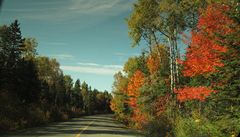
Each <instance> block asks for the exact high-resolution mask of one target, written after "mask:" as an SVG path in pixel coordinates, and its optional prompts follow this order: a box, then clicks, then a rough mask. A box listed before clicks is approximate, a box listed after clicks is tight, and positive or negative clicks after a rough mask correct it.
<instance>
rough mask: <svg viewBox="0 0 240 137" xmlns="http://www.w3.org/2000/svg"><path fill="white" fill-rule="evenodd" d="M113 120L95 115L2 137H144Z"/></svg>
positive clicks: (109, 115) (111, 117) (109, 117)
mask: <svg viewBox="0 0 240 137" xmlns="http://www.w3.org/2000/svg"><path fill="white" fill-rule="evenodd" d="M142 136H143V135H141V134H140V133H138V132H136V131H134V130H131V129H127V128H125V127H124V125H122V124H120V123H119V122H117V121H115V120H114V119H113V115H111V114H107V115H94V116H84V117H81V118H74V119H71V120H69V121H67V122H60V123H54V124H50V125H48V126H45V127H37V128H31V129H26V130H22V131H18V132H16V133H13V134H8V135H1V137H142Z"/></svg>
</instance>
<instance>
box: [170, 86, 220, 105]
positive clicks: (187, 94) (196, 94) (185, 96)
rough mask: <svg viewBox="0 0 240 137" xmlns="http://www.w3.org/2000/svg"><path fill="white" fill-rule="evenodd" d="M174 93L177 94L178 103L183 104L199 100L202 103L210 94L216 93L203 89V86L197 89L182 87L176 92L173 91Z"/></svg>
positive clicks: (206, 88)
mask: <svg viewBox="0 0 240 137" xmlns="http://www.w3.org/2000/svg"><path fill="white" fill-rule="evenodd" d="M174 92H175V93H177V99H178V100H179V101H180V102H184V101H187V100H200V101H204V100H205V99H206V97H208V96H209V95H210V94H211V93H214V92H216V91H214V90H212V89H210V88H208V87H204V86H199V87H187V86H185V87H183V88H180V89H177V90H174Z"/></svg>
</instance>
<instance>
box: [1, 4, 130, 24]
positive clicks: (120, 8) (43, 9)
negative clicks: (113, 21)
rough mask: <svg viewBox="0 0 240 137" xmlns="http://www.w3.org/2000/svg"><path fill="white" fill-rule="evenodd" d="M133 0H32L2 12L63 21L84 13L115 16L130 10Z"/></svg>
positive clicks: (35, 18)
mask: <svg viewBox="0 0 240 137" xmlns="http://www.w3.org/2000/svg"><path fill="white" fill-rule="evenodd" d="M133 1H135V0H69V1H59V0H52V1H32V2H31V3H24V4H22V5H23V6H16V7H12V8H5V9H4V8H3V12H9V13H14V15H15V16H17V17H18V18H24V19H34V20H53V21H56V20H62V21H64V20H67V19H75V18H79V17H81V16H84V15H88V16H91V15H94V16H99V15H101V16H105V17H106V16H115V15H118V14H120V13H122V12H124V11H127V10H130V8H131V5H132V3H133ZM68 21H69V20H68Z"/></svg>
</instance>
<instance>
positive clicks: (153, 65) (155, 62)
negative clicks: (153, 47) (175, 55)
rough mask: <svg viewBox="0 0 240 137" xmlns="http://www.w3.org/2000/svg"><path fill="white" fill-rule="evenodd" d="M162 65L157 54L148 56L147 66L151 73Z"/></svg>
mask: <svg viewBox="0 0 240 137" xmlns="http://www.w3.org/2000/svg"><path fill="white" fill-rule="evenodd" d="M159 66H160V59H159V57H157V56H149V57H148V58H147V67H148V69H149V71H150V73H151V74H153V73H155V72H156V71H157V70H158V69H159Z"/></svg>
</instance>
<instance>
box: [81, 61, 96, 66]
mask: <svg viewBox="0 0 240 137" xmlns="http://www.w3.org/2000/svg"><path fill="white" fill-rule="evenodd" d="M77 64H78V65H83V66H99V64H96V63H84V62H79V63H77Z"/></svg>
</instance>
